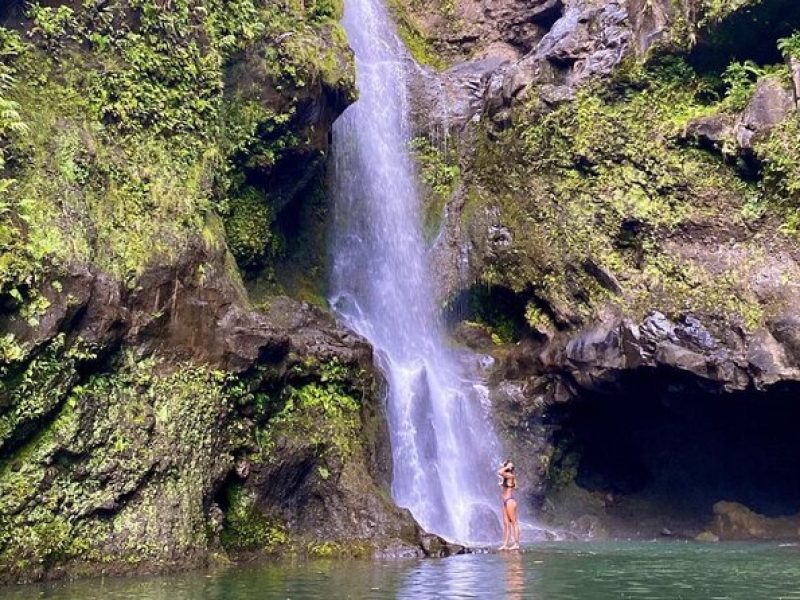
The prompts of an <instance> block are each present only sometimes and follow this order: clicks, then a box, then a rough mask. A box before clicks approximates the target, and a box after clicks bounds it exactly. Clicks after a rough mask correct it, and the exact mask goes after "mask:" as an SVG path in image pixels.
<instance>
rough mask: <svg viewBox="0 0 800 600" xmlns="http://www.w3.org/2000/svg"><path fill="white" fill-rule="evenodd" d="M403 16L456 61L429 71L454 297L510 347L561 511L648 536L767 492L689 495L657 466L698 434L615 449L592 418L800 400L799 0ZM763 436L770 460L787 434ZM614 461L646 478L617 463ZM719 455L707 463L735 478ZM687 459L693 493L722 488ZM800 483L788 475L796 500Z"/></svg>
mask: <svg viewBox="0 0 800 600" xmlns="http://www.w3.org/2000/svg"><path fill="white" fill-rule="evenodd" d="M401 16H402V17H403V18H404V19H405V20H406V23H410V24H412V25H414V26H415V29H414V31H415V32H416V33H417V34H419V35H420V36H421V37H422V39H424V40H427V43H428V44H429V45H428V46H427V47H423V49H425V50H426V52H427V53H428V54H430V53H433V54H435V55H438V56H444V57H445V58H447V61H446V62H444V63H441V62H439V63H431V65H432V66H431V67H430V68H428V69H424V70H423V72H422V73H421V75H420V77H419V82H418V90H417V94H418V97H420V98H423V100H422V101H420V103H419V106H418V110H417V113H418V115H417V124H418V135H419V136H420V140H421V141H420V142H418V143H417V144H416V147H417V148H421V149H422V150H421V151H418V159H419V163H420V172H421V175H422V179H423V183H424V184H425V186H426V189H427V198H428V204H429V207H430V210H431V211H433V213H434V215H435V219H434V222H435V225H434V227H433V228H434V233H433V234H432V236H431V238H432V239H433V240H434V260H435V261H436V262H437V265H438V266H439V272H441V273H443V274H444V275H443V276H442V278H441V281H439V282H438V284H439V289H440V294H441V297H442V298H443V300H444V301H446V302H447V303H449V305H450V307H451V308H450V314H451V320H452V321H453V326H454V332H455V334H456V335H457V336H458V337H459V338H460V339H461V340H462V341H463V342H464V343H467V344H469V345H471V346H473V347H475V348H476V349H479V350H480V351H483V352H487V353H490V354H493V355H494V356H495V357H496V359H497V362H496V364H497V365H498V366H497V370H496V373H495V376H494V388H493V389H494V394H493V395H494V400H495V406H496V408H497V413H498V420H499V423H500V425H501V427H502V428H504V429H505V432H506V437H507V440H508V448H509V450H510V451H513V452H514V453H515V454H516V455H517V459H518V461H524V462H525V463H526V471H527V472H528V473H531V474H533V475H532V476H531V477H530V479H529V484H530V487H529V491H530V493H531V496H530V497H531V499H532V501H533V502H534V503H535V504H537V505H538V506H539V507H540V508H541V509H543V510H544V512H543V513H541V514H542V515H543V518H546V517H547V515H548V511H549V513H554V514H552V515H551V516H552V517H553V522H557V523H558V524H560V525H565V526H567V527H568V528H569V527H570V526H572V528H573V529H575V530H576V531H579V532H580V533H586V532H588V531H591V532H595V533H597V532H599V531H601V530H605V531H608V530H611V531H612V533H614V532H616V533H624V534H631V533H633V534H635V533H636V532H637V531H639V532H640V533H642V534H643V535H645V534H652V533H654V532H655V533H658V531H659V530H660V527H659V526H658V525H657V524H658V522H659V521H658V519H654V520H653V521H648V520H647V518H646V516H647V515H646V514H645V513H647V511H648V510H649V511H650V512H649V516H652V515H653V514H655V513H658V512H659V511H660V512H662V513H663V514H664V515H665V516H664V518H663V519H662V520H661V521H662V522H663V524H664V525H665V526H666V525H670V526H675V524H677V525H678V526H684V527H685V529H686V530H692V528H694V529H697V528H701V527H702V525H703V523H704V519H705V520H710V519H711V517H712V507H713V504H714V502H716V501H717V500H739V501H742V502H745V497H747V498H746V500H747V501H750V502H751V504H754V505H757V504H759V502H758V499H756V498H755V496H757V495H758V494H757V493H756V492H754V490H758V493H760V494H761V495H762V496H768V495H769V494H770V493H771V490H772V488H771V486H772V485H773V484H771V483H769V482H767V481H763V480H762V481H755V480H749V483H748V484H747V485H750V488H751V489H750V490H749V492H746V491H745V490H744V489H739V488H737V489H734V488H735V487H736V486H732V485H731V486H727V487H726V486H725V485H720V486H717V487H716V488H715V490H716V491H715V492H714V493H718V494H731V495H733V496H736V497H725V496H724V495H721V496H718V497H716V498H714V497H709V498H704V499H703V500H702V502H700V501H699V500H698V503H695V504H692V505H691V506H690V507H689V508H687V507H686V506H683V505H681V502H680V501H679V499H678V498H676V496H677V495H678V493H677V492H676V491H673V492H672V493H670V491H669V489H667V488H668V487H669V486H668V485H666V484H665V483H664V482H665V481H668V480H670V481H672V482H673V483H674V481H676V480H677V479H676V478H677V472H678V471H679V470H680V467H676V469H675V470H674V471H675V472H672V471H670V472H669V473H667V471H668V470H669V469H667V468H666V467H665V468H664V469H661V470H660V469H659V467H658V465H659V464H667V463H670V459H669V458H668V455H669V453H673V454H674V456H682V452H681V450H680V448H679V447H678V446H679V444H680V442H678V441H677V440H676V441H675V447H670V446H669V444H666V442H665V443H664V444H661V441H660V440H659V441H653V446H654V447H656V446H657V447H658V448H659V451H660V452H661V453H662V454H661V456H662V459H661V461H662V462H661V463H659V462H658V461H657V460H656V459H653V460H652V461H651V460H650V458H649V455H647V451H646V450H643V449H642V448H643V444H645V442H644V441H643V440H633V439H631V440H626V442H625V443H626V444H627V446H626V448H625V449H621V448H610V447H606V448H603V447H598V446H597V445H593V443H594V442H593V440H595V441H596V439H599V438H597V436H595V432H592V431H591V428H589V429H581V428H582V427H584V425H585V423H584V421H585V420H586V419H587V418H588V416H587V415H588V414H592V415H596V416H597V415H598V414H599V416H597V427H609V428H611V427H612V426H611V425H609V423H608V421H606V420H605V416H608V419H609V420H611V421H612V422H613V420H614V418H616V419H617V421H618V422H620V423H621V422H623V421H624V422H625V424H626V426H627V427H641V428H642V429H644V427H645V426H644V425H643V424H642V423H639V422H638V421H635V420H633V421H630V420H626V419H625V416H624V414H620V411H629V412H630V413H631V414H634V413H636V411H637V410H639V409H640V408H641V409H642V410H644V408H642V407H649V408H652V409H653V411H656V409H655V408H654V406H657V405H658V403H661V405H662V406H673V405H675V406H677V407H678V408H675V411H677V412H679V411H680V410H684V407H683V405H682V404H681V402H682V400H681V399H682V398H688V397H692V398H695V399H696V402H697V403H698V404H700V405H702V406H705V407H711V406H716V405H717V403H718V402H724V401H725V399H726V398H730V399H731V400H730V402H731V405H732V406H737V407H739V408H742V407H747V406H753V405H759V404H760V405H762V406H769V407H771V408H770V410H775V411H778V412H779V413H780V414H782V415H783V418H790V415H791V414H793V411H794V408H793V406H791V404H790V403H788V404H786V403H784V400H786V399H787V398H789V397H791V394H792V393H793V392H792V390H796V389H797V388H796V385H797V383H798V374H799V373H800V371H798V368H800V362H798V357H797V355H796V346H797V343H796V340H795V338H796V337H797V314H798V310H799V309H800V296H799V295H798V287H797V285H796V282H797V281H798V256H800V255H798V243H797V228H796V223H797V210H798V206H800V205H799V204H798V195H797V188H796V187H795V182H796V181H797V174H798V173H800V171H799V170H798V167H797V159H798V149H799V148H798V145H797V138H796V136H794V134H793V133H791V132H796V131H797V127H798V123H799V122H800V120H799V118H798V112H797V104H796V99H797V97H798V91H800V90H798V89H797V87H796V82H795V79H796V77H795V75H796V62H797V56H798V54H797V53H798V50H797V48H798V41H797V40H798V34H797V30H798V28H800V12H798V9H797V7H796V6H794V5H793V3H788V2H780V1H769V0H765V1H763V2H701V1H698V2H637V1H635V0H631V1H627V2H625V1H622V0H620V1H615V0H610V1H608V2H583V1H581V0H574V1H571V0H564V1H563V2H562V1H559V2H550V1H547V0H542V1H539V2H526V3H516V2H472V1H467V0H463V1H459V2H453V3H440V4H436V3H433V4H426V5H425V6H422V5H420V4H415V3H413V2H412V3H409V5H408V6H407V7H406V9H405V11H404V12H403V13H402V14H401ZM407 27H408V25H407ZM426 52H423V51H420V50H418V51H417V52H415V54H416V56H417V57H418V59H422V60H424V59H425V56H426ZM451 64H452V66H450V65H451ZM431 107H432V108H431ZM443 183H446V184H447V185H443ZM647 382H649V385H647ZM642 394H643V395H644V397H643V398H641V400H640V401H639V403H638V404H637V403H636V402H635V399H634V396H637V395H642ZM745 399H746V400H747V401H749V402H752V403H754V404H753V405H748V404H747V401H745ZM740 400H741V401H742V402H744V404H743V405H741V406H740V405H739V404H738V402H739V401H740ZM629 401H630V402H629ZM651 402H653V403H655V405H651V404H650V403H651ZM787 402H788V401H787ZM587 407H588V408H587ZM597 407H605V409H602V408H597ZM596 408H597V410H598V411H600V412H599V413H596V412H594V411H595V409H596ZM649 408H648V410H649ZM603 410H605V411H606V412H605V413H604V412H603ZM709 410H711V409H710V408H709ZM742 410H744V409H743V408H742ZM765 410H767V409H765ZM584 411H586V412H584ZM675 411H673V413H674V412H675ZM686 411H687V412H686V413H685V414H686V415H688V414H690V412H691V411H689V409H688V408H686ZM783 411H786V412H783ZM656 412H657V411H656ZM673 413H670V414H673ZM604 415H605V416H604ZM651 416H652V415H651ZM673 416H674V415H673ZM653 418H663V419H664V423H665V428H664V430H663V431H659V430H658V429H657V428H656V429H654V430H652V431H651V432H650V434H651V435H652V436H660V435H670V434H669V433H668V431H667V428H668V427H669V426H668V425H666V423H670V422H671V421H670V420H669V419H670V418H672V417H670V416H669V415H665V414H661V415H660V416H658V417H653ZM676 418H678V417H676ZM685 418H688V416H686V417H685ZM754 418H755V417H754ZM601 419H603V423H602V424H601V423H600V420H601ZM719 419H720V420H724V419H726V417H724V416H720V417H719ZM733 420H735V419H733ZM725 422H726V423H727V421H725ZM742 425H743V424H742V423H739V424H738V425H737V424H734V423H733V422H731V423H729V424H727V425H725V426H730V427H731V428H733V427H737V426H742ZM711 426H712V427H713V425H711ZM719 426H720V427H722V426H723V425H719ZM587 427H588V426H587ZM763 427H765V428H766V427H769V425H768V424H766V423H764V424H763ZM576 431H577V432H576ZM673 433H674V432H673ZM684 433H685V432H684ZM695 433H696V434H697V435H698V436H700V438H702V434H701V432H692V435H694V434H695ZM681 435H683V434H681ZM686 435H687V436H689V434H688V433H687V434H686ZM779 435H783V434H778V433H776V436H779ZM711 437H713V436H711ZM687 439H688V438H687ZM692 439H694V438H692ZM781 439H782V442H781V443H783V444H786V446H785V447H786V448H788V447H789V446H791V442H790V441H789V440H788V439H785V438H781ZM684 441H686V440H684ZM687 443H688V442H687ZM715 443H716V442H715ZM721 443H722V442H721V441H720V444H721ZM697 444H698V448H702V449H701V450H698V451H700V452H706V453H708V452H716V453H723V454H724V453H726V452H729V451H730V449H729V448H727V449H726V446H724V445H722V446H715V445H713V444H712V443H711V442H710V441H709V445H708V446H707V447H704V446H703V445H702V443H701V442H700V441H697ZM609 445H611V443H609ZM748 448H749V452H750V454H751V455H754V456H755V458H752V460H750V459H748V461H749V462H751V463H753V464H755V463H756V462H758V461H759V460H761V459H762V458H764V457H765V456H768V455H769V456H773V455H772V453H773V452H775V450H774V449H770V448H766V447H763V448H760V449H759V447H758V444H757V443H756V442H755V441H753V445H752V447H751V446H749V445H748ZM623 450H624V452H625V453H627V454H625V456H621V454H620V453H622V452H623ZM787 451H788V450H787ZM590 452H595V453H599V454H600V455H601V459H598V460H599V461H600V462H602V457H603V456H605V457H607V461H606V463H607V464H603V465H600V466H598V465H597V464H594V465H593V464H592V461H591V460H590V459H591V457H589V456H587V454H588V453H590ZM615 452H616V454H615ZM637 453H638V454H637ZM759 456H760V458H759ZM686 460H687V461H689V460H690V459H689V458H687V459H686ZM765 460H766V459H765ZM626 461H627V462H626ZM709 461H711V462H713V460H711V459H709ZM597 462H598V461H595V463H597ZM614 462H619V463H620V464H621V465H623V466H620V467H619V469H618V470H624V469H625V466H624V465H626V464H627V465H629V467H630V469H629V470H630V473H629V475H630V477H628V478H625V477H621V478H620V477H618V478H616V480H615V479H614V477H612V476H611V475H609V469H610V468H611V467H612V463H614ZM766 462H767V463H769V460H767V461H766ZM684 466H685V472H686V473H691V472H695V471H693V470H692V465H691V464H685V465H684ZM717 466H718V469H717V472H716V474H714V473H711V474H710V475H708V476H709V477H712V476H719V478H724V477H731V478H734V477H735V475H734V473H733V469H732V468H730V465H727V466H726V465H722V464H720V465H717ZM726 469H727V471H726ZM637 470H638V471H639V472H640V474H641V476H636V475H635V473H634V471H637ZM744 470H745V471H747V469H744ZM599 471H604V473H603V476H602V477H600V476H599V475H598V472H599ZM729 471H730V472H729ZM723 472H725V473H726V474H725V475H724V476H723V475H722V473H723ZM670 477H672V479H670ZM687 477H688V476H687ZM687 477H684V479H683V480H682V481H681V483H680V485H682V486H684V487H685V488H686V489H685V492H686V494H687V495H692V494H693V487H696V488H702V487H703V486H704V485H706V482H704V481H703V480H699V481H689V480H688V478H687ZM622 480H624V481H622ZM576 481H577V484H576ZM620 481H621V483H620ZM631 481H633V482H634V483H631ZM648 482H649V483H648ZM661 484H663V485H661ZM659 485H661V488H659V487H658V486H659ZM709 485H710V484H709ZM744 487H747V486H746V485H743V486H742V488H744ZM657 488H658V489H657ZM778 488H780V486H779V485H778V486H776V487H775V489H774V490H772V491H773V492H774V494H775V496H776V497H777V496H780V495H781V494H782V492H781V491H779V489H778ZM559 490H560V491H559ZM587 490H588V492H587ZM623 492H624V493H623ZM748 493H750V495H749V496H748ZM582 494H585V496H584V495H582ZM648 494H649V496H648ZM606 495H608V498H607V497H606ZM737 495H738V496H737ZM623 497H624V498H626V499H627V504H626V503H625V502H620V499H621V498H623ZM645 497H647V498H645ZM799 499H800V498H798V497H797V496H796V493H795V492H794V491H793V490H788V491H786V495H785V498H784V500H785V501H786V502H785V503H784V504H783V506H782V508H781V510H783V511H788V512H784V513H781V512H780V510H778V514H787V515H789V514H792V515H793V514H794V512H796V509H795V508H791V507H792V502H794V501H795V500H799ZM645 500H647V501H648V502H650V503H649V504H647V502H645ZM640 501H641V502H640ZM637 502H640V503H639V504H637ZM644 504H647V506H646V507H645V506H644ZM684 504H685V503H684ZM556 505H560V507H561V509H560V510H559V508H558V506H556ZM679 505H680V506H679ZM554 506H555V508H553V507H554ZM751 507H752V506H751ZM626 508H627V509H628V511H629V513H628V519H627V524H626V523H625V522H624V521H625V519H618V518H617V516H618V515H619V514H621V513H622V512H623V511H624V510H625V509H626ZM637 511H638V513H637ZM693 511H694V512H693ZM555 513H558V514H555ZM584 513H587V514H586V515H584ZM692 515H693V516H694V517H695V520H694V521H693V520H692V519H691V518H690V517H691V516H692ZM581 516H587V518H589V521H590V522H591V524H590V525H587V521H586V520H583V521H581V520H580V519H578V517H581ZM639 516H642V519H641V523H640V524H641V526H639V525H637V518H638V517H639ZM671 517H675V519H674V521H670V518H671ZM576 519H577V520H576ZM668 529H669V528H668Z"/></svg>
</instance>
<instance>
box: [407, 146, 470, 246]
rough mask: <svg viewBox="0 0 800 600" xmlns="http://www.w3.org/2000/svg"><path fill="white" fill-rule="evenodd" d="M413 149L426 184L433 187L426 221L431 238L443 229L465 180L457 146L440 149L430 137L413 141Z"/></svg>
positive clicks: (426, 210)
mask: <svg viewBox="0 0 800 600" xmlns="http://www.w3.org/2000/svg"><path fill="white" fill-rule="evenodd" d="M411 151H412V153H413V155H414V158H415V159H416V162H417V165H418V167H419V175H420V179H421V180H422V182H423V184H425V186H427V188H428V189H429V190H430V192H431V193H430V195H429V198H428V202H427V203H426V204H425V216H424V222H425V223H424V224H425V231H426V232H427V233H428V236H429V237H433V236H434V235H435V234H436V233H437V232H438V229H439V224H440V222H441V216H442V212H443V211H444V206H445V204H446V203H447V201H448V200H450V197H451V196H452V195H453V193H454V192H455V191H456V189H457V187H458V185H459V183H460V182H461V168H460V166H459V164H458V151H457V148H455V147H453V146H451V147H449V148H448V147H445V148H444V149H440V148H438V147H437V146H436V145H434V143H433V142H431V140H430V139H428V138H427V137H417V138H414V139H413V140H411Z"/></svg>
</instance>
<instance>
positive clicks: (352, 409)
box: [260, 367, 360, 457]
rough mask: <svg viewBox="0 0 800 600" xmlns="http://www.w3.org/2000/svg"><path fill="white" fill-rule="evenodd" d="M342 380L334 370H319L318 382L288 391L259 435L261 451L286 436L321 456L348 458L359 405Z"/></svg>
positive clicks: (341, 375) (353, 448) (352, 442)
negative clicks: (277, 409) (278, 438)
mask: <svg viewBox="0 0 800 600" xmlns="http://www.w3.org/2000/svg"><path fill="white" fill-rule="evenodd" d="M342 368H343V367H342ZM343 377H344V375H343V373H342V372H339V370H338V367H335V368H334V369H333V370H323V373H322V378H321V381H320V382H315V381H312V382H309V383H307V384H305V385H302V386H300V387H297V388H293V387H292V388H289V389H288V396H287V397H286V400H285V404H284V405H283V408H282V409H281V410H280V411H279V412H278V413H277V414H276V415H275V416H273V417H272V418H271V419H270V420H269V422H268V423H267V427H266V429H265V430H264V431H263V432H262V434H261V437H260V441H261V445H262V447H263V448H264V449H267V450H268V449H269V448H271V447H272V445H273V443H274V441H275V439H276V437H277V436H286V435H288V436H290V437H291V438H292V439H295V440H298V441H300V442H301V443H302V444H303V445H306V444H308V445H312V446H316V447H318V448H319V450H320V454H321V456H326V455H328V454H329V453H335V454H337V455H339V456H340V457H347V456H349V455H350V454H351V453H352V452H353V451H354V450H355V444H356V443H357V440H358V429H359V423H360V417H359V414H360V413H359V411H360V404H359V402H358V400H356V399H355V398H354V397H353V396H352V395H351V394H350V393H348V391H346V385H345V383H344V381H343V380H342V378H343Z"/></svg>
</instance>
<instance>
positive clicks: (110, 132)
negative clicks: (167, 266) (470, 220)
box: [0, 0, 354, 292]
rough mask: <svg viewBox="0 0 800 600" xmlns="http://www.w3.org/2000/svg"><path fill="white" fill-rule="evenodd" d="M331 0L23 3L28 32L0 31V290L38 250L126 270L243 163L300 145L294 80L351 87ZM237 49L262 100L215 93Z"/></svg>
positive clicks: (26, 271)
mask: <svg viewBox="0 0 800 600" xmlns="http://www.w3.org/2000/svg"><path fill="white" fill-rule="evenodd" d="M131 8H133V9H134V10H135V11H136V18H132V16H131ZM340 13H341V3H340V2H338V1H337V2H332V1H330V0H325V1H319V2H299V1H295V0H293V1H291V2H288V3H285V5H282V6H277V5H275V4H267V5H263V4H260V3H257V2H253V0H236V1H235V2H233V3H231V2H225V3H223V2H219V1H218V0H206V1H204V2H201V3H197V2H188V1H186V0H179V1H177V2H172V3H170V4H169V6H168V7H164V6H162V5H161V3H158V2H155V0H137V1H136V2H134V3H132V5H131V6H130V7H129V6H127V4H126V3H123V2H119V1H112V2H110V3H104V4H103V5H102V6H101V7H94V6H93V5H91V6H90V5H89V4H85V5H81V6H79V7H77V8H74V9H73V8H69V7H67V6H61V7H58V8H51V7H42V6H38V5H32V7H31V9H30V12H29V16H30V19H31V20H30V22H28V23H27V26H28V35H27V38H29V39H30V40H31V41H29V42H23V41H22V37H21V36H19V35H17V34H15V33H12V32H9V31H7V30H1V31H0V55H2V57H3V66H2V67H1V68H0V69H1V70H0V102H2V103H3V104H2V107H3V110H2V111H0V112H2V113H3V115H4V117H3V119H4V121H3V122H2V123H0V155H1V156H2V157H3V159H2V160H3V161H4V163H3V164H5V166H6V169H5V170H3V169H2V165H0V174H2V181H3V183H2V184H0V189H2V193H3V196H2V202H0V246H2V250H3V252H2V259H0V260H1V261H2V262H1V263H0V266H2V267H3V269H2V274H1V275H0V292H2V291H3V289H4V286H5V287H13V286H15V285H18V284H19V283H20V282H24V281H30V280H31V279H33V278H35V277H36V276H37V274H38V272H39V270H40V269H41V268H42V265H44V264H47V263H49V264H55V265H58V264H63V263H71V262H86V261H91V262H94V263H95V264H96V265H98V266H99V267H100V268H101V269H103V270H105V271H108V272H110V273H112V274H114V275H117V276H119V277H120V278H122V279H125V280H126V281H128V282H129V283H130V284H131V285H132V284H133V282H134V281H135V279H136V277H137V276H138V275H140V274H141V273H142V272H143V270H144V269H145V268H146V266H147V265H148V264H150V263H151V262H152V261H153V260H154V259H157V258H161V259H170V258H171V257H172V256H173V255H174V254H175V253H176V252H177V251H179V249H180V248H182V247H184V246H185V245H186V240H187V239H189V238H190V237H192V236H195V235H198V234H199V233H201V232H202V231H203V226H204V223H205V222H206V214H208V213H209V212H211V211H213V210H216V209H217V207H219V205H220V202H221V201H222V200H223V199H225V198H235V197H237V196H238V195H240V192H239V191H238V190H240V189H243V184H242V174H241V173H242V170H243V169H248V168H254V167H257V168H260V169H266V170H268V169H270V168H271V167H272V166H273V165H274V164H275V163H276V161H277V160H279V158H280V156H282V154H283V153H284V152H286V151H288V150H289V149H292V148H296V147H297V146H300V145H303V143H304V142H305V140H304V139H301V137H299V136H298V135H296V133H295V132H296V130H297V129H299V127H298V126H297V124H296V123H294V122H293V121H292V119H293V117H294V115H295V109H296V107H295V104H296V102H298V101H299V100H297V98H298V97H299V93H298V92H299V91H300V90H302V89H303V88H307V87H310V86H319V85H328V86H332V87H337V88H339V89H342V90H348V89H352V88H353V78H354V76H353V70H352V63H351V62H350V61H349V60H348V56H349V51H348V50H347V46H346V40H345V39H344V35H343V32H342V30H341V28H340V26H339V25H338V23H336V20H337V19H338V18H339V16H340ZM278 38H281V40H282V41H281V43H279V44H276V43H273V41H274V40H275V39H278ZM248 52H249V53H250V54H253V53H258V54H260V55H263V58H262V59H261V62H260V64H259V65H258V66H259V67H260V69H262V70H263V74H264V75H265V77H266V78H267V80H268V81H270V82H271V84H270V85H271V86H272V87H273V88H274V89H272V90H271V92H272V93H273V96H274V95H275V94H274V92H277V93H278V94H280V96H276V97H277V98H278V99H279V101H278V100H276V101H275V102H274V103H273V105H274V106H272V105H266V104H265V103H263V102H259V101H257V100H256V99H252V98H251V99H248V98H247V97H245V96H242V95H240V94H229V95H228V96H225V95H224V94H223V87H224V81H225V79H226V77H227V76H228V72H229V69H231V68H233V67H231V66H229V65H230V63H231V62H232V61H235V60H236V59H237V57H239V56H242V55H244V54H246V53H248ZM12 78H13V79H12ZM14 80H15V81H16V84H15V85H14V86H13V87H11V84H12V83H13V82H14ZM265 85H266V84H265ZM248 93H249V92H248ZM12 109H13V111H12ZM12 117H13V119H12ZM22 123H24V124H25V125H24V126H23V125H22ZM12 134H13V135H12ZM9 141H10V142H12V143H10V144H9V143H8V142H9ZM262 221H263V219H262ZM238 233H241V230H238ZM234 241H235V242H237V243H241V242H242V240H241V239H238V238H237V239H235V240H234ZM268 242H269V240H265V245H266V244H267V243H268ZM248 243H252V240H249V241H248ZM239 248H240V249H241V247H239Z"/></svg>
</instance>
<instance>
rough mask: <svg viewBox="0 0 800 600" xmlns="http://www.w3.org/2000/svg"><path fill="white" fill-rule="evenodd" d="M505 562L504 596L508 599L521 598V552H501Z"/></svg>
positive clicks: (522, 570) (523, 578) (522, 590)
mask: <svg viewBox="0 0 800 600" xmlns="http://www.w3.org/2000/svg"><path fill="white" fill-rule="evenodd" d="M502 557H503V560H504V561H505V563H506V574H505V580H506V598H508V600H521V599H522V597H523V592H524V591H525V569H524V568H523V563H522V553H521V552H515V551H511V552H505V553H503V554H502Z"/></svg>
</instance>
